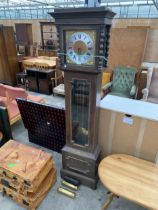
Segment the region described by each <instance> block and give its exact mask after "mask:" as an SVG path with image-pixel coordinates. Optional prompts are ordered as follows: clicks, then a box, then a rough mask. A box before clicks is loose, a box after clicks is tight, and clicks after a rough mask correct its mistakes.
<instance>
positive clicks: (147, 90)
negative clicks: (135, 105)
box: [142, 88, 149, 101]
mask: <svg viewBox="0 0 158 210" xmlns="http://www.w3.org/2000/svg"><path fill="white" fill-rule="evenodd" d="M142 93H143V100H144V101H146V100H147V98H148V95H149V89H148V88H144V89H143V90H142Z"/></svg>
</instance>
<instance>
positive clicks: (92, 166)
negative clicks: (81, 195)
mask: <svg viewBox="0 0 158 210" xmlns="http://www.w3.org/2000/svg"><path fill="white" fill-rule="evenodd" d="M99 160H100V147H99V146H97V147H96V149H95V151H94V153H90V152H85V151H81V150H78V149H75V148H72V147H69V146H65V147H64V148H63V150H62V162H63V168H62V169H61V177H62V178H64V176H68V177H71V178H74V179H76V180H79V181H80V182H81V184H83V185H86V186H88V187H90V188H92V189H96V186H97V182H98V173H97V171H98V164H99Z"/></svg>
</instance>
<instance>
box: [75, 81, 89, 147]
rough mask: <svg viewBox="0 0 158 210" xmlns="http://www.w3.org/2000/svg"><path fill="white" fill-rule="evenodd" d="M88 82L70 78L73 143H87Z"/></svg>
mask: <svg viewBox="0 0 158 210" xmlns="http://www.w3.org/2000/svg"><path fill="white" fill-rule="evenodd" d="M90 89H91V88H90V82H88V80H81V79H72V89H71V120H72V125H71V128H72V129H71V132H72V134H71V138H72V141H73V143H74V144H78V145H80V146H86V145H88V143H89V122H88V121H89V112H90V105H89V104H90Z"/></svg>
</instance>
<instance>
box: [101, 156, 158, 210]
mask: <svg viewBox="0 0 158 210" xmlns="http://www.w3.org/2000/svg"><path fill="white" fill-rule="evenodd" d="M98 171H99V177H100V180H101V182H102V183H103V185H104V186H105V187H106V188H107V189H108V190H109V191H110V192H111V193H110V196H109V199H108V200H107V202H106V203H105V204H104V205H103V208H102V210H105V209H107V208H108V206H109V205H110V203H111V201H112V199H113V197H115V196H120V197H122V198H125V199H127V200H130V201H133V202H135V203H137V204H139V205H141V206H144V207H146V208H148V209H153V210H156V209H158V166H157V165H156V164H154V163H152V162H149V161H146V160H143V159H140V158H136V157H134V156H130V155H125V154H113V155H110V156H107V157H106V158H104V159H103V160H102V161H101V162H100V164H99V169H98Z"/></svg>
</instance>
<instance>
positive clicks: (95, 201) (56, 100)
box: [0, 93, 144, 210]
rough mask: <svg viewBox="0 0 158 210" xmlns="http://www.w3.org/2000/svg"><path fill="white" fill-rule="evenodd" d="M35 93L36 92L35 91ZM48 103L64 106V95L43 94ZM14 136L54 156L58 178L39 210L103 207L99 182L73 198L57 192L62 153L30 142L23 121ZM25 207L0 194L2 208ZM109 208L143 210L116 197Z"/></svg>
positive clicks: (17, 209)
mask: <svg viewBox="0 0 158 210" xmlns="http://www.w3.org/2000/svg"><path fill="white" fill-rule="evenodd" d="M33 94H34V93H33ZM42 96H43V97H44V98H45V99H46V101H47V103H48V104H53V105H56V106H62V107H64V97H60V96H46V95H42ZM12 132H13V138H14V140H16V141H19V142H22V143H24V144H28V145H31V146H34V147H37V148H42V150H44V151H47V152H49V153H51V154H52V155H53V157H54V160H55V164H56V168H57V172H58V178H57V182H56V184H55V186H54V187H53V188H52V189H51V190H50V192H49V193H48V195H47V196H46V197H45V199H44V200H43V202H42V203H41V205H40V206H39V208H38V209H39V210H101V207H102V205H103V203H104V202H105V200H106V199H107V196H108V195H107V190H106V189H105V188H104V186H103V185H102V184H101V183H100V182H99V183H98V187H97V189H96V190H92V189H90V188H88V187H85V186H80V188H79V190H78V191H77V197H76V198H75V199H71V198H69V197H66V196H64V195H61V194H59V193H58V192H57V188H58V187H59V186H60V184H61V178H60V169H61V167H62V160H61V154H58V153H56V152H54V151H52V150H49V149H46V148H44V147H40V146H38V145H36V144H33V143H30V142H29V140H28V135H27V130H26V129H25V128H24V126H23V123H22V121H19V122H17V123H16V124H14V125H13V126H12ZM24 209H25V208H23V207H21V206H19V205H18V204H16V203H15V202H14V201H12V200H11V199H9V198H7V197H3V196H2V195H1V194H0V210H24ZM108 209H109V210H143V209H144V208H143V207H140V206H138V205H136V204H134V203H132V202H129V201H127V200H124V199H122V198H119V199H118V198H114V200H113V202H112V203H111V205H110V206H109V208H108Z"/></svg>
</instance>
